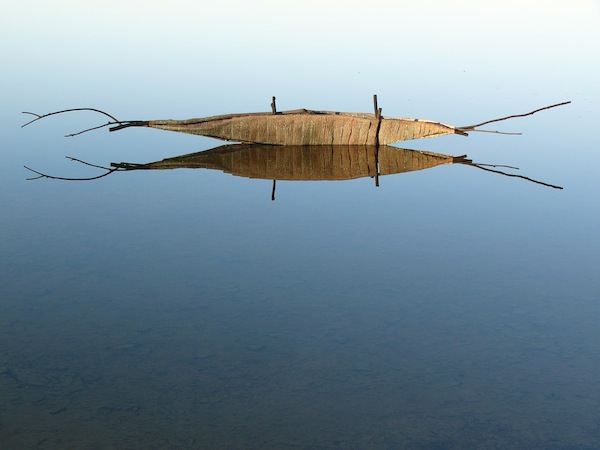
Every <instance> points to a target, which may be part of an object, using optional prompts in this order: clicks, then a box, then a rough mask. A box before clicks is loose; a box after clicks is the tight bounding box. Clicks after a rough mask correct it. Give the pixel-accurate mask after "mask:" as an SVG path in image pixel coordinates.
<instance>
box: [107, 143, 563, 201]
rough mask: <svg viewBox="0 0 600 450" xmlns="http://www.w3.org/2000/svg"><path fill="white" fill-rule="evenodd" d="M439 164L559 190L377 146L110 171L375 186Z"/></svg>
mask: <svg viewBox="0 0 600 450" xmlns="http://www.w3.org/2000/svg"><path fill="white" fill-rule="evenodd" d="M442 164H466V165H469V166H473V167H477V168H479V169H482V170H486V171H489V172H494V173H498V174H501V175H506V176H510V177H517V178H522V179H525V180H527V181H531V182H534V183H537V184H541V185H543V186H548V187H551V188H555V189H562V188H561V187H560V186H554V185H551V184H547V183H543V182H541V181H537V180H533V179H531V178H528V177H525V176H522V175H516V174H513V173H506V172H502V171H500V170H497V169H496V168H499V167H504V168H509V169H516V168H514V167H510V166H497V165H489V164H477V163H474V162H473V161H471V160H470V159H468V158H467V156H466V155H461V156H449V155H443V154H441V153H433V152H427V151H422V150H409V149H403V148H397V147H392V146H388V145H380V146H341V145H340V146H335V145H334V146H327V145H318V146H293V145H285V146H284V145H281V146H279V145H259V144H230V145H223V146H219V147H215V148H213V149H210V150H205V151H202V152H198V153H191V154H187V155H181V156H176V157H173V158H167V159H163V160H162V161H155V162H150V163H146V164H132V163H126V162H121V163H112V164H111V167H112V170H119V171H129V170H165V169H180V168H188V169H213V170H221V171H222V172H225V173H229V174H232V175H235V176H239V177H246V178H259V179H264V180H273V195H272V199H273V200H274V199H275V183H276V181H277V180H282V181H323V180H338V181H339V180H351V179H356V178H363V177H371V178H374V179H375V185H376V186H379V177H380V176H383V175H392V174H398V173H404V172H412V171H416V170H424V169H429V168H432V167H435V166H439V165H442Z"/></svg>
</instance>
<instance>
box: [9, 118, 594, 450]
mask: <svg viewBox="0 0 600 450" xmlns="http://www.w3.org/2000/svg"><path fill="white" fill-rule="evenodd" d="M546 114H547V115H546V116H545V120H546V121H550V124H549V125H550V126H551V123H552V118H551V117H552V114H551V113H546ZM18 120H19V118H16V119H15V121H17V122H16V126H18V124H17V123H18ZM545 120H542V119H540V120H539V121H537V120H535V121H534V120H532V122H531V127H532V129H533V132H531V134H532V136H531V137H526V136H522V137H517V138H515V137H505V136H488V135H478V136H471V137H469V138H468V140H467V139H464V138H460V137H454V136H450V137H448V138H442V139H439V140H427V141H417V142H416V143H415V145H413V146H412V148H420V149H427V150H433V151H437V152H441V153H446V154H452V155H459V154H464V153H467V152H468V153H469V156H470V157H472V158H474V159H477V160H479V161H478V162H493V163H500V164H509V165H517V166H520V167H521V172H522V173H523V174H524V175H528V176H531V177H532V178H536V179H541V180H543V181H546V182H549V183H552V184H559V185H562V186H564V187H565V189H564V190H562V191H561V190H555V189H550V188H547V187H543V186H540V185H536V184H532V183H529V182H527V181H524V180H520V179H515V178H506V177H502V176H500V175H496V174H491V173H487V172H484V171H480V170H477V169H476V168H473V167H468V166H464V165H444V166H439V167H435V168H432V169H428V170H423V171H418V172H411V173H405V174H397V175H389V176H385V177H381V179H380V186H379V187H375V183H374V180H373V179H371V178H361V179H357V180H350V181H340V182H330V181H321V182H285V181H280V182H278V184H277V198H276V200H275V201H274V202H273V201H271V188H272V183H271V181H269V180H250V179H246V178H241V177H234V176H232V175H229V174H223V173H221V172H219V171H209V170H202V169H198V170H192V169H178V170H171V171H136V172H128V173H116V174H113V175H111V176H109V177H106V178H104V179H102V180H98V181H92V182H62V181H53V180H38V181H29V182H27V181H25V178H26V177H27V176H28V173H27V172H26V171H25V170H24V169H21V168H20V164H22V163H23V162H25V163H27V164H28V165H30V166H32V167H35V168H37V169H44V170H45V171H48V172H52V173H55V174H57V175H67V176H88V175H91V174H92V175H93V174H96V173H98V172H97V171H95V169H91V168H86V167H82V166H78V165H76V164H75V163H70V162H68V161H63V160H62V156H63V155H64V154H67V152H68V151H71V154H73V152H77V151H78V153H76V154H74V155H73V156H77V157H80V158H82V159H86V160H87V161H90V162H93V163H99V164H108V163H109V162H110V161H121V160H126V161H129V162H149V161H152V160H157V159H162V158H164V157H169V156H176V155H177V154H182V153H189V152H192V151H199V150H203V149H207V148H210V147H211V146H214V145H218V143H217V142H215V141H210V140H208V139H202V138H191V139H190V138H189V137H181V136H178V135H176V134H169V133H166V132H157V131H154V130H125V131H123V132H120V133H122V134H110V135H109V134H108V133H102V132H96V133H95V134H93V135H85V136H82V137H81V139H80V140H79V141H77V142H76V144H71V141H68V142H67V143H65V141H63V140H60V139H59V138H58V137H57V131H58V132H62V128H61V129H60V130H57V123H60V126H63V127H64V126H66V125H68V127H75V128H76V127H77V124H73V122H71V121H70V120H66V121H65V120H63V121H62V122H53V123H50V124H43V123H40V124H39V126H37V127H35V128H34V127H32V128H27V129H25V130H26V131H23V132H21V133H15V136H18V138H17V137H15V138H14V141H13V142H14V145H15V146H16V148H20V149H21V151H22V152H24V153H22V154H20V155H19V157H17V156H14V155H13V156H12V157H11V158H9V161H8V168H5V170H4V171H5V172H6V173H5V175H4V177H3V179H4V181H3V186H2V189H3V190H2V194H0V197H1V198H2V202H3V205H4V206H3V210H4V212H3V214H2V215H1V216H0V218H1V234H2V239H1V241H0V251H1V255H2V256H1V259H0V268H1V271H0V285H1V286H2V287H1V293H2V296H1V297H2V314H1V315H0V332H1V333H2V336H1V339H2V345H1V347H0V392H1V398H2V401H1V403H0V436H1V440H2V442H3V447H4V448H8V449H22V448H40V449H44V448H73V449H75V448H98V449H110V448H119V449H121V448H157V449H158V448H161V449H162V448H261V449H266V448H340V449H342V448H389V449H397V448H398V449H399V448H439V449H462V448H556V449H567V448H568V449H593V448H598V446H599V445H600V440H599V438H598V436H600V382H599V380H598V373H600V331H599V328H598V325H597V317H598V315H599V314H600V306H599V305H598V300H599V292H600V281H599V280H598V277H597V270H598V267H599V263H600V256H599V255H600V252H599V251H598V250H600V245H599V239H598V229H599V225H600V224H599V215H598V207H597V204H596V202H595V200H597V198H596V197H597V192H598V181H597V178H596V176H595V174H594V173H593V169H591V168H590V164H589V161H590V152H589V149H590V146H588V145H586V144H585V143H583V142H581V141H580V142H576V143H574V144H576V145H573V146H572V149H570V150H569V157H568V159H567V158H565V156H564V151H565V148H564V145H563V144H562V143H561V142H555V141H552V140H550V138H548V139H546V138H545V137H544V133H545V132H547V131H548V130H549V128H544V127H545V126H546V125H544V122H545ZM520 125H521V126H524V124H523V123H520ZM536 126H537V127H539V129H541V130H544V131H538V132H535V130H536V128H535V127H536ZM69 131H70V130H69ZM550 134H551V135H552V133H550ZM554 136H555V137H556V134H554ZM115 144H118V145H120V146H121V148H118V149H113V148H112V146H113V145H115ZM69 146H70V147H69ZM465 146H466V147H465ZM76 149H79V150H76ZM83 149H85V151H84V150H83ZM473 152H474V154H473ZM594 158H595V162H596V163H597V162H598V161H597V159H598V158H597V156H595V157H594ZM482 159H484V160H482ZM24 160H25V161H24Z"/></svg>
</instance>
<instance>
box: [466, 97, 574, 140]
mask: <svg viewBox="0 0 600 450" xmlns="http://www.w3.org/2000/svg"><path fill="white" fill-rule="evenodd" d="M569 103H571V102H570V101H569V102H562V103H557V104H556V105H550V106H544V107H543V108H538V109H536V110H535V111H530V112H528V113H525V114H514V115H512V116H506V117H501V118H500V119H493V120H486V121H485V122H481V123H478V124H476V125H469V126H466V127H457V128H458V129H459V130H462V131H483V130H476V129H475V128H477V127H480V126H482V125H487V124H488V123H494V122H500V121H502V120H508V119H514V118H515V117H526V116H531V115H532V114H535V113H537V112H540V111H544V110H546V109H550V108H556V107H557V106H563V105H568V104H569ZM488 133H489V132H488Z"/></svg>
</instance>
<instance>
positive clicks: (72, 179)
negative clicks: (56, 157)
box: [23, 156, 123, 181]
mask: <svg viewBox="0 0 600 450" xmlns="http://www.w3.org/2000/svg"><path fill="white" fill-rule="evenodd" d="M67 159H70V160H71V161H75V162H78V163H80V164H85V165H86V166H90V167H96V168H98V169H102V170H106V173H103V174H101V175H97V176H95V177H87V178H66V177H57V176H54V175H48V174H46V173H42V172H38V171H37V170H34V169H32V168H31V167H27V166H23V167H25V168H26V169H27V170H29V171H31V172H33V173H35V174H37V175H38V176H37V177H32V178H27V179H28V180H39V179H40V178H48V179H50V180H64V181H91V180H97V179H98V178H104V177H105V176H108V175H110V174H111V173H113V172H119V171H121V170H123V169H121V168H119V167H114V168H109V167H103V166H98V165H96V164H90V163H88V162H85V161H82V160H80V159H77V158H73V157H71V156H67Z"/></svg>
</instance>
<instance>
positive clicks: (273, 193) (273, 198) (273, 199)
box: [271, 180, 277, 201]
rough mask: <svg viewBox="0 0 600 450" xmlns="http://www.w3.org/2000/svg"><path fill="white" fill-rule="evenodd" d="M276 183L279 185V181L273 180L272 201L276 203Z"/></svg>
mask: <svg viewBox="0 0 600 450" xmlns="http://www.w3.org/2000/svg"><path fill="white" fill-rule="evenodd" d="M275 183H277V180H273V190H272V191H271V201H275Z"/></svg>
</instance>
